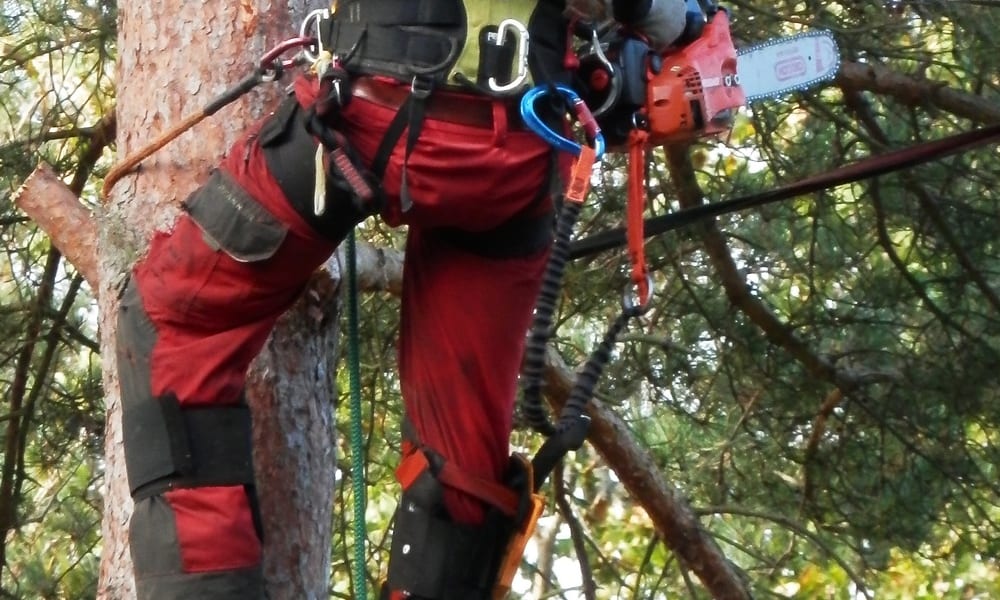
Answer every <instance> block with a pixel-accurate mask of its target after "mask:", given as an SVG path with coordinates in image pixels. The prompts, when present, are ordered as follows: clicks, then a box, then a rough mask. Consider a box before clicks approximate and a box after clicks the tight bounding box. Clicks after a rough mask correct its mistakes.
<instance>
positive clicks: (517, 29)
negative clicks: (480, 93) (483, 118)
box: [489, 19, 528, 94]
mask: <svg viewBox="0 0 1000 600" xmlns="http://www.w3.org/2000/svg"><path fill="white" fill-rule="evenodd" d="M508 30H510V31H513V32H514V33H516V34H517V59H516V60H517V75H515V76H514V78H513V79H512V80H510V81H509V82H508V83H503V84H501V83H500V82H498V81H497V78H496V77H490V79H489V87H490V91H492V92H496V93H498V94H506V93H509V92H516V91H517V90H518V89H519V88H520V87H521V86H522V85H524V83H525V82H526V81H528V28H527V27H525V26H524V23H521V22H520V21H518V20H517V19H504V20H503V21H500V25H498V26H497V46H503V45H504V41H505V40H506V37H507V31H508Z"/></svg>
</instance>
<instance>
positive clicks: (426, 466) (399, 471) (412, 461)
mask: <svg viewBox="0 0 1000 600" xmlns="http://www.w3.org/2000/svg"><path fill="white" fill-rule="evenodd" d="M427 452H429V451H427V450H423V449H421V448H418V447H416V446H413V445H412V444H411V445H410V449H409V451H408V452H407V453H406V454H405V455H404V456H403V459H402V460H401V461H400V463H399V466H398V467H396V480H397V481H399V483H400V485H401V486H402V487H403V490H404V491H405V490H407V489H409V488H410V486H411V485H413V483H414V482H415V481H416V480H417V479H418V478H419V477H420V476H421V475H422V474H423V473H424V472H426V471H428V470H430V472H431V473H432V474H433V475H434V477H435V478H436V479H437V480H438V481H439V482H440V483H441V484H443V485H445V486H447V487H450V488H453V489H456V490H459V491H462V492H465V493H466V494H468V495H470V496H472V497H474V498H476V499H478V500H480V501H482V502H484V503H486V504H488V505H490V506H493V507H496V508H497V509H498V510H499V511H500V512H501V513H503V514H504V515H507V516H508V517H514V516H515V515H516V514H517V513H518V509H519V507H520V502H521V498H520V496H519V495H518V493H517V492H516V491H514V490H512V489H510V488H508V487H506V486H504V485H502V484H499V483H494V482H492V481H489V480H487V479H483V478H481V477H475V476H473V475H470V474H468V473H466V472H465V471H463V470H461V469H459V468H458V467H456V466H455V464H454V463H452V462H450V461H447V460H443V459H440V460H434V461H433V464H432V462H431V459H430V458H428V454H427ZM437 458H438V457H436V456H435V459H437Z"/></svg>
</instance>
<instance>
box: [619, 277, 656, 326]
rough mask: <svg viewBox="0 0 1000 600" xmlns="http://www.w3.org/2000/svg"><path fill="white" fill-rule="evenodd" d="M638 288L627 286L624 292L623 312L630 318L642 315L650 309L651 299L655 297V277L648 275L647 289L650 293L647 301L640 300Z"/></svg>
mask: <svg viewBox="0 0 1000 600" xmlns="http://www.w3.org/2000/svg"><path fill="white" fill-rule="evenodd" d="M637 287H638V286H637V285H631V286H627V287H626V288H625V291H624V292H622V312H624V313H625V314H626V315H628V316H630V317H634V316H637V315H641V314H642V313H644V312H646V309H647V308H649V299H650V298H652V296H653V276H652V275H650V274H649V273H647V274H646V289H648V290H649V293H648V294H647V295H646V300H645V301H641V300H640V298H639V293H638V289H636V288H637Z"/></svg>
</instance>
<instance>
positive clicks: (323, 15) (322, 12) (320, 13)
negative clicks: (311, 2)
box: [299, 8, 330, 64]
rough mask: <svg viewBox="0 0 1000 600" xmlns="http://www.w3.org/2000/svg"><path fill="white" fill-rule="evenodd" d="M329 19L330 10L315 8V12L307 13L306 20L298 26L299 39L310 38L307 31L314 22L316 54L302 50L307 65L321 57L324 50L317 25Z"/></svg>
mask: <svg viewBox="0 0 1000 600" xmlns="http://www.w3.org/2000/svg"><path fill="white" fill-rule="evenodd" d="M329 18H330V9H328V8H317V9H316V10H314V11H312V12H311V13H309V14H308V15H306V18H305V19H303V20H302V25H300V26H299V36H300V37H311V36H310V35H309V29H310V27H311V26H312V23H313V21H315V22H316V25H315V27H316V52H315V53H313V52H310V51H309V50H303V51H302V54H303V56H305V57H306V60H307V61H309V64H314V63H315V62H316V61H318V60H319V58H320V56H322V55H323V51H324V48H323V37H322V36H321V35H320V33H321V32H320V30H319V23H320V21H322V20H323V19H329Z"/></svg>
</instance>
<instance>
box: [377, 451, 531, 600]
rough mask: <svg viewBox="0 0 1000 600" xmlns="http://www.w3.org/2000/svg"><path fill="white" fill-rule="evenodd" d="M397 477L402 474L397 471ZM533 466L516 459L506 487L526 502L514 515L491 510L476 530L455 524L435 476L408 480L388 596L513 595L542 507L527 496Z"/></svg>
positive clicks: (493, 599) (489, 599)
mask: <svg viewBox="0 0 1000 600" xmlns="http://www.w3.org/2000/svg"><path fill="white" fill-rule="evenodd" d="M397 473H398V472H397ZM531 481H532V478H531V468H530V462H529V461H527V460H525V459H523V458H522V457H520V456H514V457H513V458H512V460H511V465H510V471H509V473H508V477H507V479H506V484H507V485H509V486H510V487H511V488H512V490H513V491H514V492H515V493H516V494H517V496H518V497H519V498H520V499H521V500H520V502H519V504H520V506H519V507H518V508H517V510H516V513H515V514H513V515H507V514H505V513H504V512H503V511H501V510H498V509H496V508H493V509H491V510H489V511H488V512H487V516H486V519H485V521H484V522H483V523H481V524H479V525H464V524H459V523H456V522H454V521H453V520H452V519H451V518H450V517H449V515H448V514H447V511H446V510H445V508H444V505H443V503H442V501H441V498H442V488H443V486H442V485H441V483H440V482H439V481H438V480H437V478H436V477H435V476H434V474H433V473H432V471H431V469H430V468H428V469H425V470H423V471H422V472H421V473H420V474H419V475H416V476H413V474H412V473H410V474H408V476H407V477H406V481H401V483H403V484H404V492H403V496H402V499H401V502H400V506H399V508H398V509H397V511H396V520H395V529H394V531H393V538H392V548H391V554H390V561H389V578H388V582H387V587H386V593H387V592H388V591H390V590H391V591H392V592H395V593H397V594H399V593H403V594H404V595H406V594H409V596H412V597H415V598H420V599H428V600H459V599H462V600H499V599H502V598H504V597H505V596H506V594H507V592H509V590H510V586H511V581H512V580H513V577H514V574H515V573H516V571H517V567H518V566H519V564H520V560H521V556H522V555H523V553H524V547H525V544H526V543H527V540H528V539H529V538H530V537H531V534H532V532H533V531H534V528H535V523H536V522H537V520H538V516H539V515H540V514H541V510H542V506H543V502H542V500H541V498H540V497H539V496H537V495H535V494H532V493H530V486H531Z"/></svg>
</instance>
